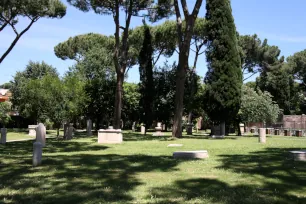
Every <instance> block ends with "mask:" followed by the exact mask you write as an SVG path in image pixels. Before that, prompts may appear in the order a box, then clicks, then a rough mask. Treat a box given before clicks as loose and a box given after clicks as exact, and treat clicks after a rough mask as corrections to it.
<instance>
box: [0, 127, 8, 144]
mask: <svg viewBox="0 0 306 204" xmlns="http://www.w3.org/2000/svg"><path fill="white" fill-rule="evenodd" d="M6 132H7V130H6V128H1V144H5V143H6Z"/></svg>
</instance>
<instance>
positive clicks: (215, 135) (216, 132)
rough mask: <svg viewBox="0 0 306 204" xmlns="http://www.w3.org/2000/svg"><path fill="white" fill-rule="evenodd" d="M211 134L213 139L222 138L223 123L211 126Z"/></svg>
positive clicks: (223, 131)
mask: <svg viewBox="0 0 306 204" xmlns="http://www.w3.org/2000/svg"><path fill="white" fill-rule="evenodd" d="M213 129H214V130H213V135H212V136H211V137H212V138H215V139H223V138H224V135H225V123H224V122H223V123H221V124H219V125H215V126H213Z"/></svg>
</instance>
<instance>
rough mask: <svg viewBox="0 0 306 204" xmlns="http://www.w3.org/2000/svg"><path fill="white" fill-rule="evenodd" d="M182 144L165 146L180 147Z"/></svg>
mask: <svg viewBox="0 0 306 204" xmlns="http://www.w3.org/2000/svg"><path fill="white" fill-rule="evenodd" d="M182 146H183V144H169V145H168V146H167V147H182Z"/></svg>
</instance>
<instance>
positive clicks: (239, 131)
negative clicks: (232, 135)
mask: <svg viewBox="0 0 306 204" xmlns="http://www.w3.org/2000/svg"><path fill="white" fill-rule="evenodd" d="M236 126H237V127H238V136H241V130H240V125H239V122H237V123H236Z"/></svg>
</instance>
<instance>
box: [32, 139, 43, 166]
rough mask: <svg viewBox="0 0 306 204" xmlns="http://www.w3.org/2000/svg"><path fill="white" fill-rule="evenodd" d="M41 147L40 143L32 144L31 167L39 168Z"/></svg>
mask: <svg viewBox="0 0 306 204" xmlns="http://www.w3.org/2000/svg"><path fill="white" fill-rule="evenodd" d="M42 147H43V145H42V144H41V143H40V142H34V144H33V166H39V165H40V164H41V159H42Z"/></svg>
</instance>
